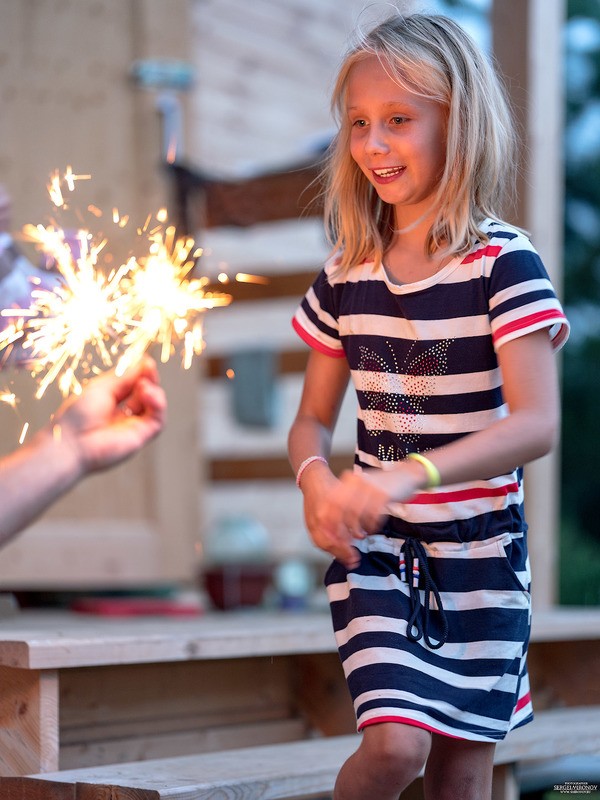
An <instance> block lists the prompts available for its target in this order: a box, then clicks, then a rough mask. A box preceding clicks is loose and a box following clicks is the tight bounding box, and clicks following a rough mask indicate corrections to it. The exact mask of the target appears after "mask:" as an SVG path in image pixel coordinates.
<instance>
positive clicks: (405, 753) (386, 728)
mask: <svg viewBox="0 0 600 800" xmlns="http://www.w3.org/2000/svg"><path fill="white" fill-rule="evenodd" d="M430 745H431V734H430V733H428V732H427V731H425V730H423V729H422V728H417V727H415V726H413V725H403V724H401V723H398V722H381V723H378V724H377V725H368V726H367V727H366V728H365V729H364V730H363V735H362V742H361V744H360V747H359V748H358V750H357V751H356V753H354V754H353V755H352V756H350V758H349V759H348V760H347V761H346V763H345V764H344V766H343V767H342V769H341V770H340V774H339V775H338V778H337V781H336V783H335V789H334V792H333V798H334V800H375V798H376V799H377V800H398V797H399V795H400V792H401V791H402V790H403V789H405V788H406V787H407V786H408V785H409V783H412V782H413V781H414V779H415V778H416V777H417V776H418V774H419V772H420V771H421V769H422V768H423V765H424V763H425V760H426V759H427V754H428V753H429V748H430Z"/></svg>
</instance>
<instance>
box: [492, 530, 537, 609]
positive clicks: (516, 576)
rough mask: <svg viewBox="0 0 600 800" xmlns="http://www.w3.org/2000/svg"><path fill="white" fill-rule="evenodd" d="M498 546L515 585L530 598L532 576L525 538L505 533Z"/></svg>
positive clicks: (499, 539)
mask: <svg viewBox="0 0 600 800" xmlns="http://www.w3.org/2000/svg"><path fill="white" fill-rule="evenodd" d="M497 544H498V551H499V554H500V557H501V558H502V562H503V564H504V568H505V569H506V571H507V573H508V574H509V575H510V577H511V579H512V581H513V582H514V584H515V585H516V586H517V587H518V588H519V589H520V590H521V591H522V592H523V593H524V594H525V595H526V596H527V597H528V598H529V594H530V584H531V575H530V571H529V559H528V556H527V546H526V543H525V537H524V536H518V537H515V536H512V535H511V534H510V533H505V534H504V535H503V536H500V537H499V538H498V540H497Z"/></svg>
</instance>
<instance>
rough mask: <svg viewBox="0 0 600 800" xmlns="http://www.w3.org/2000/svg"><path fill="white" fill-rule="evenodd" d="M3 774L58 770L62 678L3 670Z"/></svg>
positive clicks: (0, 736) (0, 707) (0, 701)
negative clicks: (59, 679)
mask: <svg viewBox="0 0 600 800" xmlns="http://www.w3.org/2000/svg"><path fill="white" fill-rule="evenodd" d="M0 686H2V691H1V692H0V774H2V775H25V774H27V773H28V772H44V771H50V770H56V769H58V766H59V764H58V676H57V673H56V672H54V671H53V670H49V671H45V672H40V671H38V670H24V669H10V668H8V667H0Z"/></svg>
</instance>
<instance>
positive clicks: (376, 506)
mask: <svg viewBox="0 0 600 800" xmlns="http://www.w3.org/2000/svg"><path fill="white" fill-rule="evenodd" d="M333 107H334V109H335V111H336V112H337V115H338V118H339V123H340V127H339V133H338V135H337V137H336V140H335V142H334V144H333V146H332V149H331V153H330V159H329V164H328V171H327V181H328V182H327V196H326V223H327V230H328V231H330V232H331V234H332V243H333V255H332V257H331V259H330V261H329V262H328V263H327V264H326V266H325V269H324V270H323V271H322V272H321V274H320V275H319V276H318V277H317V279H316V280H315V282H314V284H313V286H312V287H311V288H310V289H309V291H308V292H307V294H306V296H305V298H304V300H303V302H302V304H301V306H300V308H299V309H298V311H297V313H296V316H295V318H294V323H293V324H294V326H295V328H296V330H297V332H298V333H299V334H300V336H301V337H302V338H303V339H304V340H305V341H306V342H307V343H308V344H309V345H310V346H311V348H312V350H311V354H310V358H309V363H308V367H307V371H306V378H305V385H304V392H303V395H302V400H301V402H300V408H299V411H298V414H297V417H296V419H295V421H294V424H293V426H292V429H291V431H290V437H289V450H290V460H291V463H292V466H293V468H294V470H295V471H296V475H297V483H298V485H299V486H300V488H301V490H302V492H303V494H304V505H305V518H306V524H307V527H308V530H309V531H310V534H311V537H312V539H313V541H314V542H315V544H316V545H317V546H318V547H320V548H322V549H323V550H326V551H327V552H329V553H331V554H332V555H333V556H334V557H335V560H334V561H333V563H332V564H331V566H330V567H329V570H328V572H327V576H326V584H327V587H328V593H329V599H330V603H331V610H332V617H333V624H334V628H335V633H336V638H337V643H338V647H339V652H340V657H341V659H342V662H343V666H344V671H345V674H346V678H347V681H348V686H349V688H350V692H351V694H352V697H353V700H354V705H355V710H356V715H357V719H358V728H359V730H360V731H362V733H363V736H362V740H361V744H360V747H359V748H358V750H357V752H356V753H355V754H354V755H353V756H352V757H351V758H350V759H349V760H348V761H347V762H346V764H344V766H343V767H342V770H341V772H340V775H339V777H338V780H337V783H336V789H335V795H334V797H335V799H336V800H353V799H354V798H360V800H371V799H372V798H377V800H386V798H390V800H391V799H392V798H394V800H395V798H397V797H398V795H399V794H400V792H401V791H402V790H403V789H404V788H405V787H406V786H407V785H408V784H410V783H411V782H412V781H413V780H414V778H415V777H416V776H417V775H418V774H419V771H420V770H421V769H422V768H423V766H424V765H425V778H424V786H425V793H426V797H427V798H428V799H429V800H446V798H452V799H453V800H456V798H460V799H461V800H486V799H489V798H490V797H491V782H492V781H491V778H492V765H493V753H494V746H495V742H497V741H498V740H499V739H502V738H504V736H505V735H506V734H507V732H508V731H509V730H511V729H512V728H514V727H516V726H518V725H523V724H525V723H526V722H529V721H530V720H531V718H532V709H531V702H530V696H529V686H528V676H527V667H526V655H527V644H528V638H529V625H530V597H529V564H528V558H527V547H526V529H527V526H526V523H525V520H524V517H523V481H522V467H521V465H523V464H525V463H526V462H529V461H532V460H533V459H536V458H539V457H540V456H542V455H544V454H545V453H547V452H548V451H549V450H550V449H551V448H552V446H553V445H554V443H555V441H556V437H557V432H558V427H559V401H558V390H557V377H556V368H555V364H554V358H553V349H554V350H555V349H557V348H558V347H560V346H561V345H562V344H563V342H564V341H565V339H566V337H567V335H568V323H567V321H566V319H565V316H564V314H563V311H562V309H561V307H560V304H559V302H558V300H557V298H556V295H555V293H554V291H553V289H552V286H551V284H550V281H549V279H548V276H547V274H546V271H545V269H544V267H543V265H542V263H541V261H540V258H539V256H538V255H537V253H536V252H535V250H534V249H533V247H532V246H531V244H530V242H529V240H528V239H527V238H526V236H525V235H524V234H523V233H522V232H521V231H519V230H518V229H516V228H514V227H511V226H510V225H508V224H507V223H505V222H503V221H502V219H501V216H500V213H501V203H502V201H503V199H504V194H505V189H506V188H507V185H508V184H509V179H510V175H509V172H510V167H511V165H512V164H514V154H513V141H514V139H513V128H512V124H511V118H510V114H509V112H508V109H507V105H506V102H505V98H504V95H503V92H502V89H501V86H500V84H499V81H498V78H497V76H496V75H495V74H494V72H493V70H492V68H491V67H490V65H489V64H488V63H487V60H486V58H485V57H484V56H483V55H482V54H481V53H480V52H479V50H478V48H477V47H476V45H475V44H474V43H473V42H472V41H471V40H470V38H469V37H468V36H467V35H466V34H465V33H464V31H462V29H461V28H460V27H459V26H458V25H456V24H455V23H454V22H453V21H452V20H450V19H447V18H445V17H442V16H434V15H421V14H415V15H410V16H406V17H402V16H394V17H393V18H392V19H390V20H388V21H386V22H383V23H382V24H380V25H378V26H377V27H376V28H375V29H374V30H373V31H371V32H370V33H369V34H368V35H366V36H364V37H363V38H362V40H361V41H360V42H359V43H358V44H357V45H356V46H355V48H354V49H353V50H352V51H351V52H350V53H349V55H348V56H347V58H346V59H345V61H344V63H343V66H342V68H341V70H340V73H339V76H338V80H337V84H336V86H335V90H334V95H333ZM350 377H351V378H352V381H353V384H354V388H355V390H356V394H357V398H358V423H357V435H358V441H357V447H356V451H355V465H354V470H353V471H348V472H344V473H343V474H342V475H341V476H340V477H339V478H337V477H335V476H334V475H333V474H332V472H331V471H330V469H329V466H328V463H327V458H328V455H329V451H330V439H331V434H332V431H333V429H334V426H335V422H336V418H337V415H338V411H339V407H340V403H341V401H342V397H343V395H344V392H345V389H346V386H347V382H348V379H349V378H350Z"/></svg>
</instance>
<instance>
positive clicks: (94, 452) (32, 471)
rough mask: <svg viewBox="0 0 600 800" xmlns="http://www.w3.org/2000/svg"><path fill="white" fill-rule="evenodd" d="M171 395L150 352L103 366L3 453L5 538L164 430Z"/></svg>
mask: <svg viewBox="0 0 600 800" xmlns="http://www.w3.org/2000/svg"><path fill="white" fill-rule="evenodd" d="M165 413H166V399H165V394H164V392H163V390H162V388H161V387H160V386H159V385H158V377H157V371H156V365H155V363H154V361H152V359H150V358H149V357H146V358H144V360H143V361H142V362H140V363H139V364H138V365H137V366H136V367H133V368H131V369H130V370H128V371H127V372H126V373H125V374H124V375H121V376H117V375H115V373H114V372H112V371H111V372H105V373H103V374H102V375H99V376H98V377H96V378H93V379H92V380H90V381H89V382H88V383H87V384H86V386H85V388H84V389H83V392H82V394H80V395H72V396H71V397H69V398H68V399H67V400H66V401H64V402H63V404H62V405H61V406H60V408H59V409H58V411H57V413H56V414H55V415H54V418H53V422H52V424H51V425H48V426H47V427H45V428H43V429H42V430H40V431H39V432H38V433H36V434H35V436H34V437H33V438H32V439H31V441H30V442H29V443H27V444H25V445H24V446H22V447H21V448H19V449H18V450H16V451H15V452H14V453H12V454H11V455H9V456H7V457H6V458H4V459H1V460H0V497H1V498H2V504H1V509H0V544H4V543H5V542H6V541H7V540H8V539H9V538H11V537H12V536H14V535H15V534H16V533H18V532H19V531H20V530H21V529H22V528H24V527H25V526H26V525H29V524H30V523H31V522H32V521H33V520H34V519H35V518H36V517H38V516H39V515H40V514H41V513H42V512H43V511H45V510H46V509H47V508H48V507H49V506H50V505H52V503H53V502H54V501H55V500H57V499H58V498H59V497H60V496H62V495H63V494H65V492H67V491H68V490H69V489H71V488H72V487H73V486H74V485H75V484H76V483H77V482H78V481H79V480H80V479H81V478H83V477H85V476H86V475H88V474H90V473H92V472H96V471H98V470H103V469H107V468H109V467H112V466H115V465H116V464H118V463H120V462H121V461H124V460H125V459H126V458H128V457H129V456H131V455H133V454H134V453H136V452H137V451H138V450H140V449H141V448H142V447H143V446H144V445H145V444H147V443H148V442H149V441H150V440H152V439H153V438H154V437H155V436H157V435H158V433H160V431H161V430H162V428H163V426H164V422H165Z"/></svg>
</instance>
